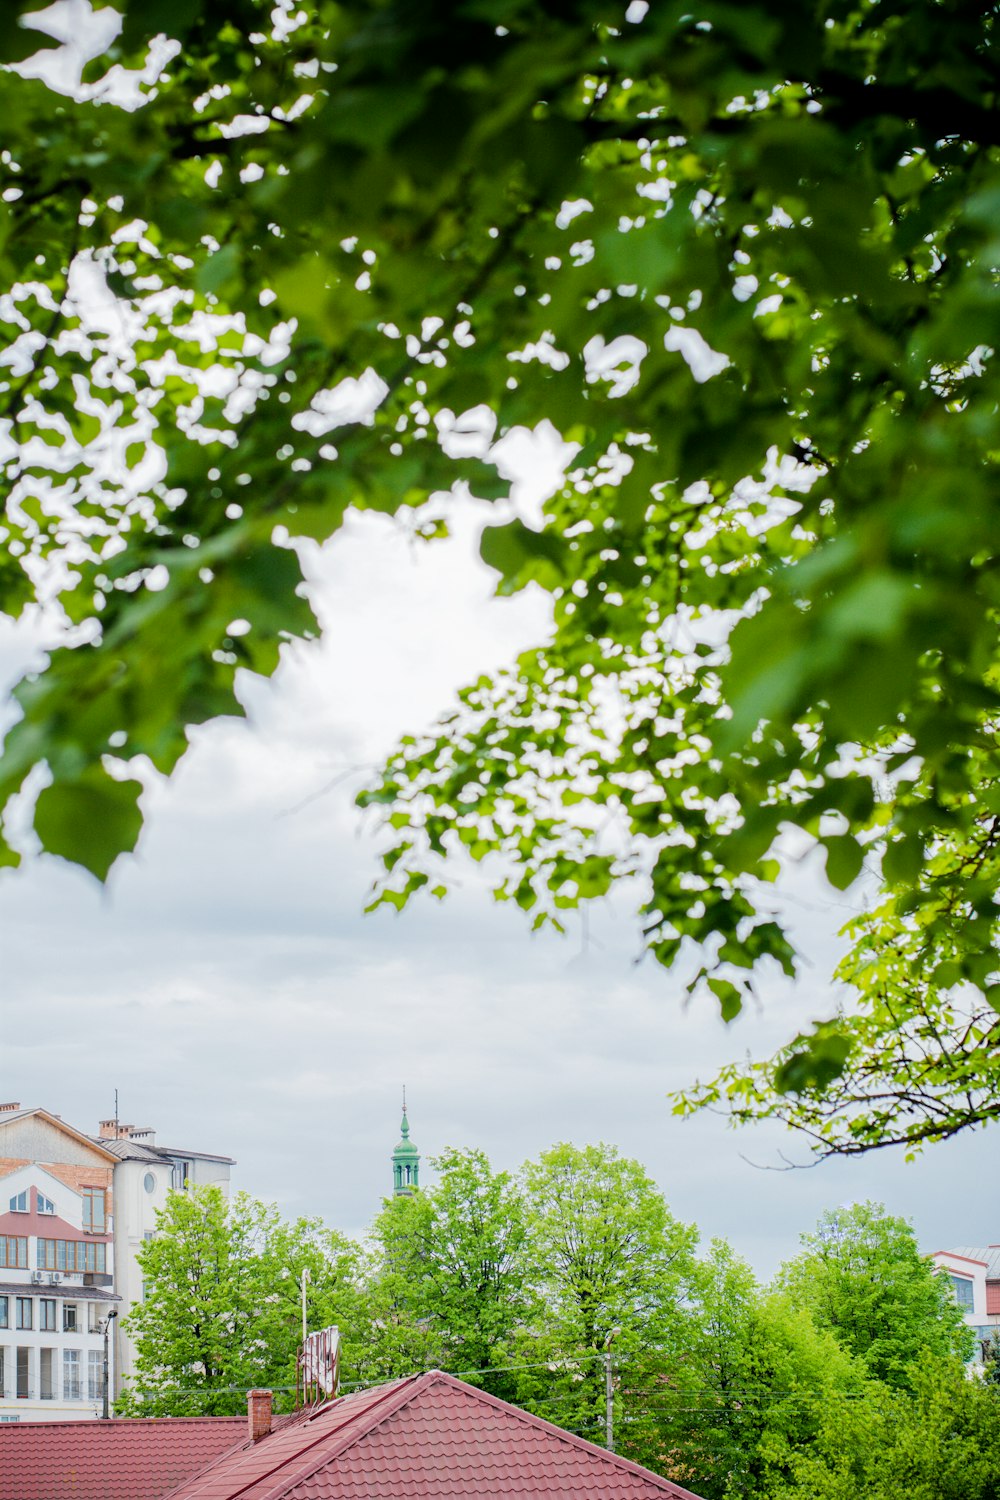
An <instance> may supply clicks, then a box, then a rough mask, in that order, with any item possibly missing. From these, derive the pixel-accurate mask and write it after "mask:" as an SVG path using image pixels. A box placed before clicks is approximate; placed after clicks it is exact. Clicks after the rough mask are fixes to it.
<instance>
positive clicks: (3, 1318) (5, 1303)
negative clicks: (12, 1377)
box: [0, 1297, 10, 1391]
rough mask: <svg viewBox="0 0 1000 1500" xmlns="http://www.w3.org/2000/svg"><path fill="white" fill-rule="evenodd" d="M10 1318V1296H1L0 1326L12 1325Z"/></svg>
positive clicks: (0, 1386) (0, 1389) (0, 1387)
mask: <svg viewBox="0 0 1000 1500" xmlns="http://www.w3.org/2000/svg"><path fill="white" fill-rule="evenodd" d="M9 1318H10V1298H9V1297H0V1328H9V1327H10V1323H9V1322H8V1319H9ZM2 1390H3V1386H2V1385H0V1391H2Z"/></svg>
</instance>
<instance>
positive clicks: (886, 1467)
mask: <svg viewBox="0 0 1000 1500" xmlns="http://www.w3.org/2000/svg"><path fill="white" fill-rule="evenodd" d="M794 1469H795V1478H794V1480H793V1482H791V1483H790V1484H789V1485H788V1486H787V1487H785V1488H783V1489H781V1490H780V1491H777V1492H776V1494H775V1500H779V1497H780V1500H856V1497H857V1496H858V1495H864V1497H865V1500H897V1497H898V1496H899V1495H903V1494H905V1495H907V1496H911V1497H912V1500H995V1497H996V1495H997V1494H998V1493H1000V1392H998V1391H997V1388H996V1387H995V1386H991V1385H989V1384H984V1383H982V1382H980V1381H978V1380H969V1379H968V1377H967V1375H966V1373H965V1371H964V1370H963V1368H962V1366H961V1364H960V1363H959V1362H958V1361H955V1360H952V1361H947V1360H937V1359H930V1358H928V1357H926V1356H925V1357H924V1358H923V1359H922V1360H921V1361H920V1362H919V1363H918V1365H917V1367H916V1368H915V1369H914V1372H913V1391H912V1394H905V1393H903V1392H901V1391H894V1390H891V1389H890V1388H889V1387H887V1386H884V1385H880V1384H879V1383H877V1382H871V1383H870V1384H869V1386H868V1387H867V1388H866V1390H865V1392H864V1394H863V1397H862V1399H859V1400H849V1399H846V1398H844V1397H837V1396H835V1397H834V1398H833V1399H832V1400H831V1401H830V1402H829V1403H828V1404H827V1406H826V1407H825V1410H824V1414H823V1421H822V1424H821V1428H820V1432H819V1435H818V1439H817V1442H816V1444H815V1445H814V1446H813V1448H811V1449H810V1450H802V1451H800V1452H799V1453H798V1454H796V1456H795V1460H794Z"/></svg>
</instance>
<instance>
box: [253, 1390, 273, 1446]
mask: <svg viewBox="0 0 1000 1500" xmlns="http://www.w3.org/2000/svg"><path fill="white" fill-rule="evenodd" d="M273 1402H274V1397H273V1396H272V1394H271V1392H270V1391H247V1426H248V1428H249V1430H250V1441H251V1442H252V1443H256V1442H259V1441H260V1439H261V1438H262V1437H267V1434H268V1433H269V1432H270V1431H271V1407H272V1404H273Z"/></svg>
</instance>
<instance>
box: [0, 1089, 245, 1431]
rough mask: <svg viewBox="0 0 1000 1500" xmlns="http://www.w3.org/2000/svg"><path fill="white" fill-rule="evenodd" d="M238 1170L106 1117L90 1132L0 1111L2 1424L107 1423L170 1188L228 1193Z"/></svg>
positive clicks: (39, 1114) (125, 1369)
mask: <svg viewBox="0 0 1000 1500" xmlns="http://www.w3.org/2000/svg"><path fill="white" fill-rule="evenodd" d="M233 1165H234V1163H233V1160H232V1158H231V1157H228V1156H218V1155H213V1154H211V1153H208V1152H204V1151H189V1150H181V1149H177V1148H174V1147H168V1146H159V1145H157V1143H156V1137H155V1134H154V1132H153V1131H152V1130H150V1129H148V1128H146V1127H136V1126H134V1125H123V1124H121V1123H119V1121H118V1120H102V1121H101V1122H100V1124H99V1126H98V1134H97V1135H96V1136H88V1135H85V1134H83V1132H82V1131H79V1130H76V1129H74V1128H73V1127H72V1126H70V1125H67V1124H66V1122H65V1121H64V1120H63V1119H61V1118H60V1116H59V1115H56V1114H52V1113H50V1112H49V1111H48V1110H44V1109H22V1107H21V1106H20V1104H0V1422H31V1421H53V1420H55V1419H56V1418H61V1419H66V1418H70V1419H83V1418H87V1417H95V1416H100V1415H101V1412H102V1408H103V1401H104V1382H105V1378H107V1381H108V1394H109V1399H110V1402H111V1403H112V1404H113V1402H114V1398H115V1396H116V1395H117V1393H118V1392H119V1391H120V1390H121V1383H122V1381H123V1380H124V1379H125V1378H127V1376H128V1375H130V1374H131V1372H132V1370H133V1367H134V1360H135V1346H134V1344H133V1342H132V1340H131V1338H130V1337H129V1335H128V1332H127V1331H126V1329H125V1328H124V1327H123V1319H124V1318H125V1317H126V1315H127V1314H128V1311H129V1309H130V1308H131V1307H132V1306H133V1305H134V1303H136V1302H138V1301H140V1300H141V1298H142V1294H143V1289H142V1272H141V1270H140V1268H139V1262H138V1254H139V1251H140V1250H141V1248H142V1246H143V1244H144V1243H145V1241H146V1240H148V1239H151V1238H152V1236H153V1234H154V1233H155V1230H156V1215H157V1212H158V1210H159V1209H161V1208H163V1207H164V1205H165V1204H166V1201H167V1194H168V1193H169V1192H170V1191H171V1189H183V1188H186V1187H193V1186H199V1185H201V1184H204V1183H215V1184H217V1185H218V1186H219V1187H221V1188H222V1190H223V1191H224V1192H226V1193H228V1191H229V1177H230V1169H231V1168H232V1166H233ZM105 1368H106V1370H107V1374H106V1375H105Z"/></svg>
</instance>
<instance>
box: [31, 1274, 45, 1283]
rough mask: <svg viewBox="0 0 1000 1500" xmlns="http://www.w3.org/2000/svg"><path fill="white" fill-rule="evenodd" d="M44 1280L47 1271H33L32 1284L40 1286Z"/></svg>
mask: <svg viewBox="0 0 1000 1500" xmlns="http://www.w3.org/2000/svg"><path fill="white" fill-rule="evenodd" d="M44 1280H45V1272H44V1271H32V1273H31V1284H32V1286H40V1285H41V1283H42V1282H43V1281H44Z"/></svg>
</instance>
